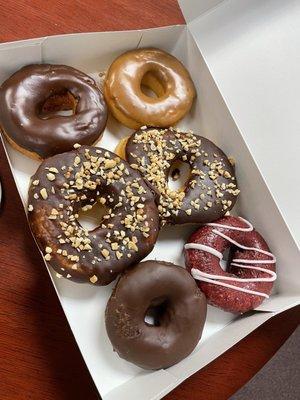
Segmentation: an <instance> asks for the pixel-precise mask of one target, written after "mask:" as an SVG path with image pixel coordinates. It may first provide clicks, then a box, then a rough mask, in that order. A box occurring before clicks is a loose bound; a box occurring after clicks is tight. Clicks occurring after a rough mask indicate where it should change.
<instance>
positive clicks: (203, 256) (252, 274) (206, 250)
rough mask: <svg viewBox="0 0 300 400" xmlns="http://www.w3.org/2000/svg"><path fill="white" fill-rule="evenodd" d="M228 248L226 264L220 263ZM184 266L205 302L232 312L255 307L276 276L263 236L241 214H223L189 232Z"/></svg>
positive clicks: (267, 295)
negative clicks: (225, 215) (225, 265)
mask: <svg viewBox="0 0 300 400" xmlns="http://www.w3.org/2000/svg"><path fill="white" fill-rule="evenodd" d="M228 248H230V253H229V254H230V256H229V258H230V261H231V262H230V264H229V263H228V265H227V268H226V271H224V270H223V268H222V266H221V260H222V259H223V255H224V252H225V251H226V250H227V249H228ZM185 261H186V267H187V270H188V271H190V273H191V274H192V275H193V277H194V278H195V279H196V280H197V282H198V286H199V288H200V289H201V290H202V291H203V292H204V294H205V295H206V297H207V301H208V303H209V304H211V305H213V306H215V307H218V308H221V309H223V310H224V311H229V312H233V313H244V312H247V311H249V310H252V309H254V308H256V307H258V306H259V305H260V304H261V303H262V302H263V301H264V300H265V299H266V298H268V297H269V295H270V293H271V290H272V287H273V284H274V281H275V279H276V272H275V271H276V258H275V256H274V255H273V254H272V253H271V252H270V249H269V247H268V245H267V243H266V242H265V240H264V239H263V237H262V236H261V235H260V234H259V233H258V232H257V231H256V230H255V229H254V228H253V226H252V225H251V223H250V222H248V221H246V220H245V219H243V218H241V217H232V216H229V217H223V218H221V219H219V220H217V221H215V222H214V223H208V224H205V225H204V226H202V227H201V228H200V229H198V230H197V231H196V232H194V233H193V234H192V236H191V237H190V238H189V240H188V242H187V243H186V245H185Z"/></svg>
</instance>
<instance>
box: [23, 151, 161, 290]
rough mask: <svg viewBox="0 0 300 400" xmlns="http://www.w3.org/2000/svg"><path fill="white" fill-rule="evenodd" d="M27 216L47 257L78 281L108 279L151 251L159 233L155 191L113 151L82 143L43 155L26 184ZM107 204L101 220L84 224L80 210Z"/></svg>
mask: <svg viewBox="0 0 300 400" xmlns="http://www.w3.org/2000/svg"><path fill="white" fill-rule="evenodd" d="M28 201H29V205H28V212H29V213H28V218H29V222H30V226H31V229H32V231H33V233H34V235H35V237H36V240H37V242H38V244H39V246H40V248H41V251H42V252H43V253H44V257H45V260H46V261H48V262H49V263H50V265H51V266H52V267H53V268H54V269H55V270H56V271H57V276H58V277H61V276H64V277H66V278H68V279H71V280H74V281H77V282H89V283H93V284H97V285H107V284H109V283H110V282H112V281H113V280H114V279H115V278H116V276H117V275H118V274H119V273H120V272H122V271H123V270H124V269H125V268H127V267H129V266H130V265H131V264H133V263H137V262H139V261H140V260H141V259H143V258H144V257H145V256H146V255H147V254H148V253H150V251H151V250H152V249H153V246H154V244H155V242H156V238H157V235H158V211H157V207H156V205H155V201H154V197H153V193H152V192H151V190H150V189H149V188H148V186H147V184H146V183H145V182H144V180H143V179H142V178H141V176H140V175H139V173H138V172H136V171H134V170H132V169H131V168H130V167H129V165H128V164H127V163H126V162H125V161H123V160H121V159H120V158H119V157H117V156H116V154H114V153H111V152H110V151H107V150H105V149H101V148H97V147H88V146H82V147H79V148H78V149H77V150H74V151H71V152H68V153H63V154H58V155H56V156H53V157H51V158H48V159H47V160H45V161H44V162H43V163H42V164H41V165H40V167H39V169H38V170H37V172H36V173H35V174H34V176H33V177H32V180H31V185H30V188H29V200H28ZM96 202H99V203H101V204H103V205H105V207H106V210H105V215H104V216H103V218H102V222H100V221H99V223H100V226H99V227H97V228H95V229H94V230H92V231H88V230H86V229H84V228H83V227H82V226H81V225H80V223H79V221H78V218H79V215H78V211H79V210H80V209H83V210H88V209H89V208H92V205H93V204H95V203H96Z"/></svg>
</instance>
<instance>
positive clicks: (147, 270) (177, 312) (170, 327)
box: [105, 261, 206, 369]
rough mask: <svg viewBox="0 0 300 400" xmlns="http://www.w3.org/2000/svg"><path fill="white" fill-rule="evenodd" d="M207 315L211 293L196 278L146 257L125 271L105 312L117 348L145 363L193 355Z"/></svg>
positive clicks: (163, 364) (166, 363) (152, 365)
mask: <svg viewBox="0 0 300 400" xmlns="http://www.w3.org/2000/svg"><path fill="white" fill-rule="evenodd" d="M151 314H152V316H153V321H149V320H148V321H147V319H146V317H147V316H150V315H151ZM205 318H206V299H205V296H204V295H203V293H202V292H201V291H200V290H199V289H198V288H197V285H196V283H195V281H194V279H193V278H192V277H191V275H189V273H188V272H187V271H186V270H185V269H184V268H181V267H179V266H177V265H174V264H171V263H166V262H163V261H146V262H142V263H140V264H138V265H136V266H134V267H132V268H130V269H129V270H128V271H126V272H125V273H124V274H123V275H121V277H120V279H119V281H118V283H117V285H116V287H115V289H114V291H113V293H112V295H111V297H110V299H109V301H108V303H107V307H106V313H105V322H106V330H107V334H108V336H109V339H110V341H111V343H112V345H113V348H114V350H115V351H116V352H117V353H118V354H119V356H120V357H122V358H124V359H125V360H127V361H130V362H132V363H134V364H136V365H138V366H140V367H141V368H145V369H160V368H168V367H170V366H171V365H174V364H176V363H178V362H179V361H181V360H182V359H183V358H185V357H187V356H188V355H189V354H190V353H191V352H192V351H193V350H194V348H195V347H196V345H197V344H198V342H199V340H200V337H201V334H202V330H203V326H204V322H205ZM150 322H153V323H152V324H151V323H150Z"/></svg>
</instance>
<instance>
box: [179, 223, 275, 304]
mask: <svg viewBox="0 0 300 400" xmlns="http://www.w3.org/2000/svg"><path fill="white" fill-rule="evenodd" d="M239 219H240V220H241V221H243V222H244V223H245V224H246V225H248V226H247V228H242V227H236V226H230V225H222V224H218V223H208V224H206V225H208V226H213V227H216V228H226V229H230V230H235V231H241V232H251V231H252V230H253V229H254V228H253V226H252V225H251V224H250V222H249V221H247V220H245V219H243V218H241V217H239ZM212 231H213V233H215V234H216V235H219V236H221V237H222V238H223V239H226V240H228V241H229V242H231V243H232V244H234V245H235V246H237V247H239V248H240V249H243V250H252V251H257V252H258V253H261V254H264V255H266V256H268V257H271V258H270V259H265V260H244V259H239V258H235V259H233V260H232V263H231V265H233V266H236V267H239V268H245V269H252V270H255V271H261V272H264V273H267V274H268V275H270V276H269V277H266V278H238V277H232V276H222V275H215V274H208V273H206V272H203V271H199V270H198V269H196V268H192V270H191V274H192V275H193V277H194V278H195V279H197V280H200V281H202V282H207V283H212V284H214V285H219V286H224V287H227V288H230V289H234V290H237V291H239V292H244V293H248V294H252V295H256V296H262V297H265V298H269V296H268V295H267V294H266V293H263V292H256V291H255V290H250V289H246V288H242V287H239V286H234V285H230V284H229V283H226V282H220V280H222V281H231V282H274V281H275V279H276V278H277V275H276V272H274V271H270V270H268V269H266V268H262V267H255V266H253V265H245V264H275V263H276V257H275V256H274V255H273V254H272V253H270V252H268V251H265V250H262V249H258V248H256V247H248V246H244V245H242V244H240V243H238V242H236V241H235V240H233V239H231V238H230V237H229V236H227V235H225V234H224V233H222V232H220V231H219V230H217V229H213V230H212ZM184 248H185V249H186V250H188V249H195V250H202V251H206V252H207V253H210V254H212V255H213V256H215V257H217V258H219V260H220V261H221V260H222V259H223V254H222V253H220V252H219V251H217V250H216V249H214V248H213V247H210V246H206V245H204V244H200V243H187V244H186V245H185V246H184Z"/></svg>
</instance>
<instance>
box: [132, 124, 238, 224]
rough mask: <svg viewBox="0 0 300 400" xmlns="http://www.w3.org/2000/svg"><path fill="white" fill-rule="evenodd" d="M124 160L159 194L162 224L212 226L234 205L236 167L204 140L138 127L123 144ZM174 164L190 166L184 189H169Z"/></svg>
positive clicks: (175, 132) (163, 130)
mask: <svg viewBox="0 0 300 400" xmlns="http://www.w3.org/2000/svg"><path fill="white" fill-rule="evenodd" d="M126 159H127V161H128V162H129V164H130V165H131V166H132V167H133V168H135V169H138V170H139V171H140V172H141V174H142V176H143V177H144V179H146V180H147V181H148V182H149V183H150V184H151V185H152V187H153V189H154V190H156V191H157V193H158V195H159V204H158V208H159V211H160V217H161V221H162V224H164V223H168V224H185V223H204V222H211V221H214V220H216V219H218V218H220V217H222V216H223V215H224V214H225V213H226V212H227V211H229V210H231V209H232V207H233V206H234V204H235V202H236V199H237V195H238V193H239V190H238V188H237V184H236V178H235V173H234V168H233V166H232V165H231V163H230V162H229V160H228V158H227V156H226V155H225V154H224V153H223V151H222V150H221V149H219V148H218V147H217V146H216V145H215V144H214V143H213V142H211V141H210V140H208V139H206V138H204V137H201V136H197V135H194V134H192V133H190V132H179V131H176V130H174V129H172V128H169V129H158V128H146V129H140V130H139V131H137V132H135V133H134V134H133V135H132V136H131V137H130V138H129V139H128V141H127V144H126ZM177 160H180V161H183V162H185V163H187V164H189V166H190V168H191V175H190V178H189V179H188V181H187V182H186V185H185V188H184V190H182V191H171V190H170V189H169V188H168V174H169V171H170V168H171V166H172V164H173V163H174V162H175V161H177Z"/></svg>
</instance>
